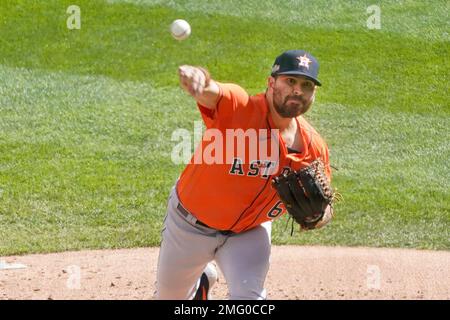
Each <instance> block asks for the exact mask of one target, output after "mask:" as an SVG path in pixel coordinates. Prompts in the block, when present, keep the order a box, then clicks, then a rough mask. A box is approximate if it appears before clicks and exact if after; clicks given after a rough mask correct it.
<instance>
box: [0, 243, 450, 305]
mask: <svg viewBox="0 0 450 320" xmlns="http://www.w3.org/2000/svg"><path fill="white" fill-rule="evenodd" d="M158 250H159V248H139V249H130V250H102V251H98V250H97V251H81V252H64V253H54V254H45V255H40V254H37V255H29V256H17V257H3V258H0V299H152V298H153V294H154V290H155V275H156V262H157V258H158ZM19 264H23V265H26V268H19V269H16V268H17V267H20V265H19ZM449 265H450V252H448V251H420V250H403V249H377V248H342V247H302V246H273V247H272V257H271V264H270V271H269V274H268V277H267V281H266V288H267V291H268V298H269V299H450V268H449ZM219 275H220V278H219V283H218V284H217V285H216V286H214V288H213V294H214V297H215V298H216V299H225V298H226V297H227V287H226V283H225V279H224V277H223V275H222V274H221V273H220V272H219Z"/></svg>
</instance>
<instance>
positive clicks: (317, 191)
mask: <svg viewBox="0 0 450 320" xmlns="http://www.w3.org/2000/svg"><path fill="white" fill-rule="evenodd" d="M272 185H273V187H274V188H275V189H276V191H277V193H278V196H279V197H280V200H281V201H282V202H283V203H284V205H285V207H286V210H287V211H288V213H289V215H290V216H291V217H292V218H293V219H294V221H296V222H297V223H298V224H300V226H301V228H302V229H305V230H310V229H317V228H320V227H322V226H323V225H325V224H326V223H327V222H328V221H329V220H331V218H332V216H333V210H332V204H333V201H334V199H335V193H334V191H333V189H332V188H331V184H330V181H329V180H328V177H327V176H326V175H325V170H324V165H323V163H322V161H321V160H320V159H316V160H314V161H313V162H312V163H311V164H310V165H309V166H307V167H305V168H303V169H301V170H299V171H293V170H289V171H287V172H286V171H284V172H283V173H282V174H280V175H279V176H278V177H275V178H273V179H272Z"/></svg>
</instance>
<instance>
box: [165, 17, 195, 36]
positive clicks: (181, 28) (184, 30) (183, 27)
mask: <svg viewBox="0 0 450 320" xmlns="http://www.w3.org/2000/svg"><path fill="white" fill-rule="evenodd" d="M170 33H171V34H172V37H174V38H175V39H177V40H184V39H186V38H187V37H189V35H190V34H191V26H190V25H189V23H188V22H187V21H186V20H183V19H177V20H175V21H174V22H172V24H171V25H170Z"/></svg>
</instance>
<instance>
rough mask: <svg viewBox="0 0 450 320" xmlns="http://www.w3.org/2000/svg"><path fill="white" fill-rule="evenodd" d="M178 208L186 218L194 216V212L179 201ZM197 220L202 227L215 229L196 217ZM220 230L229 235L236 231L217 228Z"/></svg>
mask: <svg viewBox="0 0 450 320" xmlns="http://www.w3.org/2000/svg"><path fill="white" fill-rule="evenodd" d="M177 209H178V210H179V211H180V212H181V214H182V215H183V216H184V217H185V218H189V216H193V215H192V213H190V212H189V211H187V210H186V209H185V208H184V207H183V206H182V205H181V203H178V206H177ZM196 220H197V221H195V224H198V225H200V226H202V227H206V228H210V229H214V228H211V227H210V226H208V225H207V224H205V223H203V222H201V221H200V220H198V219H197V218H196ZM217 231H218V232H220V233H221V234H223V235H229V234H233V233H234V232H233V231H231V230H217Z"/></svg>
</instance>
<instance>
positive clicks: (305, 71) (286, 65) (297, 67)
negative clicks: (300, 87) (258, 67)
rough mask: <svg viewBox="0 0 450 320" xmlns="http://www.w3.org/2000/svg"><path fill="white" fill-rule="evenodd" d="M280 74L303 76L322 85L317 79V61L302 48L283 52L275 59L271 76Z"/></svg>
mask: <svg viewBox="0 0 450 320" xmlns="http://www.w3.org/2000/svg"><path fill="white" fill-rule="evenodd" d="M282 74H292V75H300V76H305V77H306V78H308V79H310V80H311V81H313V82H314V83H315V84H316V85H318V86H321V85H322V84H321V83H320V81H319V79H317V75H318V74H319V62H318V61H317V59H316V58H314V57H313V56H312V55H311V54H310V53H308V52H306V51H304V50H289V51H286V52H283V53H282V54H281V55H279V56H278V57H277V58H276V59H275V62H274V64H273V66H272V73H271V76H272V77H274V76H277V75H282Z"/></svg>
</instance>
